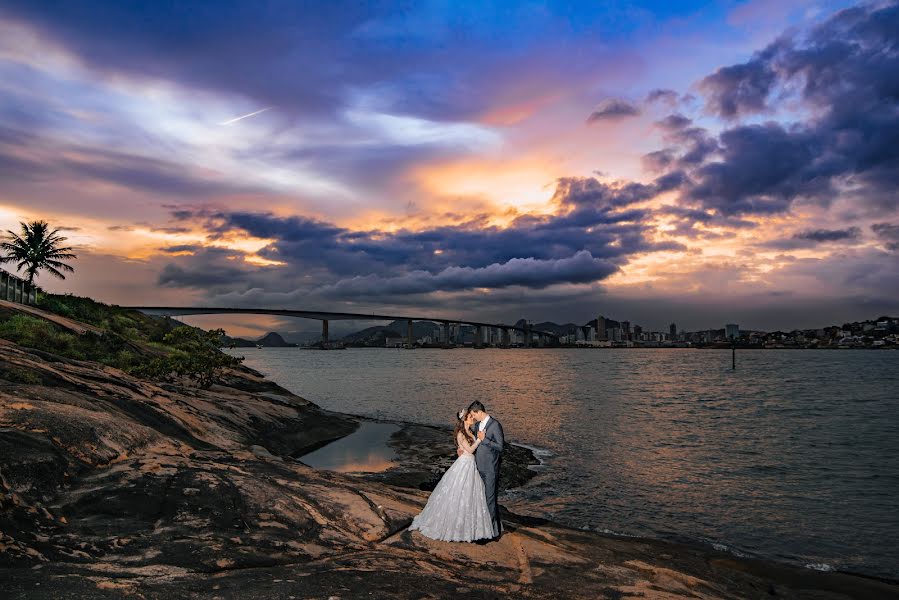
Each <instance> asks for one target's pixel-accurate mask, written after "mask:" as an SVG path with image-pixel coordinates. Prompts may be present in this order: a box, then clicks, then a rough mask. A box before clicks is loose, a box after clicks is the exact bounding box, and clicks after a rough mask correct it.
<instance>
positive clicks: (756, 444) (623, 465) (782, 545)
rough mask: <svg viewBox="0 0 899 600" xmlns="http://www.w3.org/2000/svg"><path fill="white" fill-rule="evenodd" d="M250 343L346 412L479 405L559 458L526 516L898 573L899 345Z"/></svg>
mask: <svg viewBox="0 0 899 600" xmlns="http://www.w3.org/2000/svg"><path fill="white" fill-rule="evenodd" d="M235 354H239V355H243V356H246V358H247V360H246V364H247V365H248V366H250V367H253V368H255V369H258V370H260V371H262V372H263V373H265V374H267V375H268V376H270V377H271V378H272V379H273V380H275V381H277V382H278V383H280V384H282V385H283V386H285V387H287V388H288V389H290V390H292V391H294V392H296V393H297V394H299V395H301V396H303V397H305V398H308V399H309V400H312V401H313V402H315V403H317V404H319V405H320V406H322V407H324V408H327V409H332V410H336V411H341V412H346V413H353V414H358V415H365V416H369V417H377V418H383V419H397V420H406V421H415V422H419V423H426V424H434V425H447V426H449V425H450V424H451V423H452V419H453V414H454V413H455V412H456V411H458V410H460V409H461V408H463V407H465V406H466V405H467V404H468V403H469V402H471V401H472V400H476V399H477V400H481V401H482V402H484V403H485V404H486V405H487V407H488V410H489V411H490V412H491V413H492V414H494V415H495V416H497V417H498V418H499V419H500V420H501V421H502V423H503V426H504V429H505V432H506V435H507V437H508V438H509V439H510V440H512V441H514V442H518V443H523V444H526V445H530V446H533V447H535V448H538V449H540V450H541V451H542V452H541V454H543V455H544V459H545V465H546V466H545V468H543V469H542V470H541V471H540V475H539V476H538V477H537V478H535V479H534V480H533V481H532V482H531V483H530V484H529V485H528V486H527V487H526V488H524V489H521V490H517V491H515V492H513V493H511V494H510V495H507V497H505V498H504V499H503V503H504V504H506V505H507V506H508V507H509V508H511V509H512V510H514V511H515V512H521V513H526V514H532V515H538V516H547V517H551V518H553V519H555V520H558V521H560V522H563V523H566V524H568V525H572V526H575V527H583V528H590V529H594V530H598V531H611V532H615V533H621V534H629V535H639V536H649V537H660V538H666V539H675V540H681V541H693V542H700V543H706V544H713V545H716V546H718V547H719V548H720V547H722V546H723V547H726V548H727V549H728V550H730V551H731V552H736V553H742V554H746V555H751V556H761V557H767V558H775V559H779V560H787V561H790V562H794V563H798V564H802V565H807V566H812V567H813V568H820V569H831V568H832V569H842V570H851V571H855V572H861V573H867V574H871V575H881V576H888V577H899V352H893V351H816V350H782V351H781V350H767V351H759V350H757V351H743V352H738V356H737V360H738V364H737V370H736V371H731V369H730V351H716V350H689V349H684V350H668V349H666V350H649V349H647V350H637V349H628V350H576V349H572V350H564V349H562V350H560V349H554V350H548V349H547V350H538V349H533V350H490V349H487V350H470V349H457V350H415V351H408V350H386V349H384V350H382V349H350V350H346V351H340V352H320V351H304V350H298V349H290V348H287V349H263V350H257V349H246V350H241V351H235Z"/></svg>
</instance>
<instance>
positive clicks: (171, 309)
mask: <svg viewBox="0 0 899 600" xmlns="http://www.w3.org/2000/svg"><path fill="white" fill-rule="evenodd" d="M121 308H125V309H129V310H137V311H140V312H142V313H145V314H148V315H155V316H165V317H178V316H181V317H183V316H190V315H275V316H280V317H296V318H300V319H313V320H316V321H321V322H322V341H323V342H324V343H328V341H329V339H328V336H329V332H328V325H329V322H330V321H408V325H407V343H408V344H409V346H410V347H411V346H412V345H413V342H414V340H413V338H412V323H413V321H428V322H431V323H439V324H441V325H442V326H443V330H444V334H445V335H444V339H446V340H448V339H449V331H450V327H451V326H452V325H470V326H473V327H475V331H476V336H477V337H476V339H477V341H478V344H480V343H483V338H482V337H481V336H482V334H483V331H484V329H485V328H494V329H497V330H499V331H500V332H501V339H502V340H503V343H504V344H506V345H508V340H509V334H510V332H512V331H519V332H521V333H523V334H524V338H525V345H530V344H531V342H532V339H533V337H534V336H537V341H538V344H541V345H542V343H543V341H544V340H545V339H546V338H556V339H558V335H556V334H555V333H552V332H550V331H540V330H536V329H533V328H530V327H520V326H517V325H506V324H504V323H485V322H481V321H471V320H467V319H447V318H443V317H428V316H423V315H413V316H410V315H395V314H378V313H351V312H329V311H320V310H294V309H287V308H226V307H197V306H123V307H121Z"/></svg>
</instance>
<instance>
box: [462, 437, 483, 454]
mask: <svg viewBox="0 0 899 600" xmlns="http://www.w3.org/2000/svg"><path fill="white" fill-rule="evenodd" d="M456 441H457V442H458V443H459V447H460V448H462V449H463V450H464V451H466V452H468V453H469V454H474V451H475V450H476V449H477V447H478V445H479V444H480V443H481V440H475V442H474V443H473V444H469V443H468V440H467V439H466V438H465V434H464V433H459V435H458V436H457V439H456Z"/></svg>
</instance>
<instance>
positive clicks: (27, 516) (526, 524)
mask: <svg viewBox="0 0 899 600" xmlns="http://www.w3.org/2000/svg"><path fill="white" fill-rule="evenodd" d="M23 371H27V372H28V373H29V376H28V377H27V378H21V376H18V375H17V376H15V377H13V376H12V375H10V374H11V373H12V374H15V373H21V372H23ZM16 377H20V379H16ZM0 378H2V381H0V475H2V478H0V491H2V495H0V532H2V533H0V536H2V537H0V578H2V580H3V581H4V582H5V588H6V589H7V590H8V593H9V597H12V598H26V597H27V598H48V599H49V598H54V599H55V598H58V597H110V598H119V597H128V596H133V597H149V598H157V597H167V598H181V597H210V598H211V597H250V598H252V597H285V598H286V597H289V596H290V595H294V596H296V597H322V598H328V597H331V596H337V597H339V598H355V597H365V598H371V597H376V598H387V597H422V592H423V590H427V591H428V592H429V593H431V594H432V595H433V594H436V596H435V597H445V596H448V595H458V594H459V593H464V594H465V595H466V596H470V597H473V598H481V597H483V598H490V597H496V596H510V595H511V596H527V597H532V598H557V597H560V596H564V597H572V598H580V597H584V598H596V597H610V598H620V597H625V596H628V595H631V596H634V595H642V596H643V597H649V598H651V597H658V598H678V597H685V598H686V597H693V598H696V597H699V598H709V599H711V598H745V597H758V596H763V595H765V596H768V595H771V594H772V593H773V594H775V595H776V597H780V598H799V597H803V598H814V597H820V598H825V597H827V598H895V597H899V585H897V584H896V582H893V581H884V580H879V579H875V578H871V577H867V576H863V575H862V576H858V575H853V574H848V573H843V572H827V573H825V572H818V571H813V570H811V569H804V568H801V567H794V566H791V565H788V564H783V563H778V562H774V561H769V560H762V559H743V558H738V557H734V556H732V555H730V554H727V553H725V552H719V551H716V550H714V549H708V548H702V547H695V546H692V545H686V544H678V543H674V542H667V541H664V540H653V539H643V538H621V537H617V536H613V535H609V534H601V533H597V532H589V531H582V530H576V529H573V528H570V527H566V526H563V525H560V524H557V523H554V522H552V521H548V520H546V519H539V518H532V517H526V516H522V515H515V514H513V513H509V512H508V511H506V512H504V519H507V523H508V525H509V527H508V532H507V533H506V534H505V535H504V536H503V538H501V539H500V540H499V541H497V542H493V543H491V544H488V545H486V546H479V545H476V544H445V543H441V542H434V541H432V540H428V539H427V538H424V537H423V536H420V535H418V534H417V533H415V534H413V533H410V532H409V531H407V530H406V526H407V525H408V522H409V521H411V518H412V516H414V514H417V512H418V511H419V510H420V509H421V507H422V506H423V504H424V502H425V501H426V500H427V493H426V492H423V491H421V490H420V489H415V487H401V486H399V485H397V484H396V482H395V481H394V483H390V482H388V481H378V480H377V477H360V476H355V475H344V474H340V473H334V472H330V471H321V470H316V469H313V468H311V467H308V466H305V465H303V464H302V463H301V462H298V461H295V460H292V459H291V458H290V457H291V456H292V453H291V450H292V451H293V452H294V453H295V452H297V450H298V449H305V450H306V451H307V452H308V451H309V450H310V449H312V448H314V447H316V446H317V447H323V446H325V445H327V444H329V443H331V442H333V441H335V440H339V439H341V438H343V437H345V436H347V435H349V434H350V433H352V432H353V431H354V430H355V429H356V427H358V423H359V422H360V421H362V419H360V418H359V417H354V416H351V415H344V414H340V413H335V412H331V411H325V410H323V409H321V408H319V407H318V406H316V405H314V404H312V403H310V402H308V401H306V400H304V399H303V398H301V397H299V396H296V395H295V394H292V393H291V392H289V391H287V390H286V389H284V388H282V387H281V386H279V385H278V384H276V383H275V382H272V381H270V380H267V379H265V378H264V377H262V376H261V375H260V374H259V373H257V372H253V371H251V370H249V369H246V368H241V369H240V370H238V371H234V372H232V373H231V374H230V375H229V376H228V377H227V379H226V381H224V382H223V384H222V385H215V386H213V387H212V388H210V389H209V390H200V389H198V388H186V387H182V386H178V385H172V384H155V383H152V382H149V381H145V380H141V379H136V378H134V377H131V376H128V375H126V374H125V373H123V372H121V371H118V370H116V369H113V368H111V367H103V366H102V365H99V364H97V363H89V362H82V361H76V360H71V359H62V358H60V357H56V356H53V355H48V354H46V353H42V352H37V351H31V350H28V349H27V348H22V347H19V346H16V345H15V344H11V343H9V342H0ZM400 431H405V432H406V434H405V437H410V438H413V439H412V440H410V439H403V438H404V436H399V437H398V441H397V442H396V444H395V445H396V450H397V451H398V453H403V452H404V453H406V454H407V455H410V456H414V457H415V459H416V460H417V461H418V462H417V463H415V464H412V465H411V466H408V465H407V470H406V471H404V472H403V473H401V474H400V473H394V475H393V476H391V477H394V476H396V477H399V475H402V477H399V478H400V479H403V478H404V480H405V483H406V484H407V485H408V484H410V483H411V484H413V485H421V484H422V483H423V482H424V479H423V477H424V478H425V479H426V478H427V477H433V476H434V473H433V472H430V471H428V472H426V471H425V469H424V467H425V466H428V465H432V460H431V457H429V456H428V455H427V454H426V452H424V450H425V449H426V448H425V446H427V449H430V448H433V444H431V443H430V442H427V440H422V437H423V436H424V437H428V436H434V439H437V438H438V437H439V439H445V443H446V444H447V446H449V447H450V448H451V445H452V442H451V440H450V439H449V436H448V435H447V432H446V431H445V430H441V429H440V428H434V427H429V426H421V425H415V424H411V423H407V424H405V425H404V426H403V427H401V430H400ZM428 432H429V433H428ZM413 441H417V442H421V443H412V442H413ZM433 451H434V452H438V453H443V454H445V449H439V447H438V449H436V450H433ZM441 455H442V454H441ZM528 456H531V457H533V454H532V453H531V452H530V451H524V452H523V453H522V457H528ZM452 458H454V457H452ZM529 461H530V459H527V460H523V461H522V464H521V465H520V466H521V467H522V469H523V470H524V471H530V472H531V473H533V471H531V470H530V469H529V466H531V464H530V463H529ZM510 462H511V461H510ZM523 474H526V473H523ZM426 476H427V477H426ZM531 476H533V475H531ZM526 480H527V479H525V481H526ZM471 565H478V569H477V572H476V573H472V570H471ZM460 588H461V589H464V590H466V591H465V592H459V590H460ZM810 590H811V592H810ZM815 590H817V592H816V591H815ZM810 593H811V594H813V595H810Z"/></svg>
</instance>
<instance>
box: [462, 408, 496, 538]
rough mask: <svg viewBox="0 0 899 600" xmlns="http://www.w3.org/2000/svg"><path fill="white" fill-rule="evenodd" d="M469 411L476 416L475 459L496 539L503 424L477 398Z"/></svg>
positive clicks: (473, 427) (474, 429)
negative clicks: (482, 481) (476, 440)
mask: <svg viewBox="0 0 899 600" xmlns="http://www.w3.org/2000/svg"><path fill="white" fill-rule="evenodd" d="M468 411H469V412H470V413H471V415H472V416H473V417H474V420H475V424H474V425H472V427H471V428H472V433H474V434H475V435H477V436H478V439H480V440H481V443H480V444H479V445H478V448H477V450H475V452H474V460H475V463H476V464H477V466H478V473H480V475H481V479H483V480H484V492H485V493H486V494H487V510H489V511H490V516H491V519H492V521H493V533H494V539H496V538H498V537H499V535H500V533H502V522H501V521H500V518H499V503H498V502H497V499H496V495H497V492H498V490H497V489H496V488H497V480H498V479H499V468H500V465H502V462H503V457H502V454H503V426H502V425H500V424H499V421H497V420H496V419H494V418H493V417H491V416H490V415H488V414H487V411H486V409H485V408H484V405H483V404H481V403H480V402H478V401H477V400H475V401H474V402H472V403H471V405H470V406H469V407H468Z"/></svg>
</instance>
